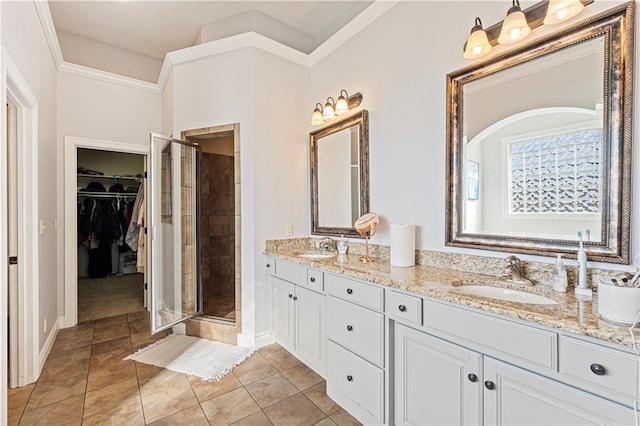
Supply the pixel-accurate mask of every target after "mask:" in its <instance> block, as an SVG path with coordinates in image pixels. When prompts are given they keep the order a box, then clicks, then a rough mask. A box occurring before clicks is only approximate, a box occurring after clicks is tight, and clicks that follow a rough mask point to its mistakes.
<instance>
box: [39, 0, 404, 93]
mask: <svg viewBox="0 0 640 426" xmlns="http://www.w3.org/2000/svg"><path fill="white" fill-rule="evenodd" d="M399 1H400V0H389V1H387V0H375V1H374V3H373V4H372V5H371V6H369V7H368V8H366V9H365V10H364V11H363V12H362V13H360V14H359V15H358V16H356V17H355V18H354V19H352V20H351V21H350V22H349V23H348V24H347V25H345V26H344V27H343V28H342V29H340V30H339V31H338V32H336V33H335V34H334V35H333V36H331V37H330V38H329V39H327V41H325V42H324V43H322V44H321V45H320V46H318V47H317V48H316V49H315V50H314V51H313V52H311V53H310V54H308V55H307V54H305V53H302V52H300V51H298V50H296V49H293V48H291V47H289V46H286V45H284V44H282V43H280V42H277V41H275V40H272V39H270V38H268V37H265V36H263V35H261V34H258V33H256V32H253V31H249V32H246V33H243V34H238V35H235V36H232V37H226V38H223V39H219V40H213V41H210V42H207V43H203V44H199V45H196V46H192V47H187V48H185V49H180V50H176V51H173V52H169V53H167V55H166V56H165V59H164V62H163V63H162V68H161V69H160V75H159V76H158V82H157V83H149V82H147V81H143V80H138V79H135V78H131V77H126V76H122V75H119V74H115V73H110V72H107V71H101V70H97V69H94V68H90V67H86V66H83V65H77V64H72V63H69V62H65V61H64V57H63V55H62V50H61V49H60V41H59V40H58V35H57V33H56V30H55V26H54V24H53V18H52V17H51V10H50V9H49V4H48V2H47V1H46V0H33V3H34V5H35V7H36V10H37V11H38V16H39V17H40V23H41V25H42V29H43V31H44V35H45V38H46V39H47V43H48V44H49V49H50V50H51V55H52V57H53V60H54V62H55V64H56V68H57V69H58V71H61V72H67V73H70V74H75V75H79V76H84V77H88V78H93V79H97V80H101V81H105V82H108V83H113V84H119V85H122V86H126V87H131V88H134V89H140V90H145V91H148V92H152V93H162V92H163V91H164V88H165V86H166V84H167V81H168V79H169V76H170V75H171V71H172V70H173V66H174V65H177V64H182V63H186V62H190V61H195V60H197V59H202V58H205V57H207V56H213V55H219V54H221V53H225V52H230V51H233V50H238V49H243V48H246V47H254V48H257V49H261V50H264V51H266V52H269V53H272V54H273V55H276V56H280V57H282V58H284V59H287V60H289V61H291V62H294V63H296V64H299V65H302V66H305V67H311V66H313V65H315V64H316V63H318V62H319V61H321V60H322V59H324V58H325V57H327V56H328V55H329V54H330V53H331V52H333V51H334V50H335V49H337V48H338V47H339V46H341V45H342V44H344V43H345V42H346V41H348V40H349V39H350V38H352V37H353V36H354V35H356V34H357V33H359V32H360V31H362V29H364V28H365V27H366V26H367V25H369V24H370V23H371V22H373V21H374V20H376V19H377V18H379V17H380V16H381V15H383V14H384V13H386V12H387V11H388V10H389V9H391V8H392V7H393V6H395V5H396V4H397V3H399Z"/></svg>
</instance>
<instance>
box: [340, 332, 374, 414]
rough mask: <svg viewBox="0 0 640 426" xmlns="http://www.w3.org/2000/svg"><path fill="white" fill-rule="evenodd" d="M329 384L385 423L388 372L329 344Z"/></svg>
mask: <svg viewBox="0 0 640 426" xmlns="http://www.w3.org/2000/svg"><path fill="white" fill-rule="evenodd" d="M327 381H328V382H329V383H331V384H332V385H333V386H335V387H336V388H337V389H338V390H340V391H341V392H343V393H344V394H345V395H348V396H349V397H350V398H351V399H352V400H353V401H354V402H356V403H357V404H358V405H360V406H361V407H362V408H363V409H365V410H366V411H368V412H369V413H370V414H372V415H373V416H374V417H375V418H377V419H379V420H380V421H381V422H382V418H383V416H382V414H383V411H382V410H383V407H384V373H383V371H382V370H381V369H379V368H378V367H375V366H374V365H372V364H370V363H368V362H367V361H365V360H363V359H362V358H360V357H358V356H357V355H354V354H352V353H351V352H349V351H347V350H346V349H344V348H342V347H340V346H339V345H337V344H335V343H333V342H332V341H329V342H328V344H327Z"/></svg>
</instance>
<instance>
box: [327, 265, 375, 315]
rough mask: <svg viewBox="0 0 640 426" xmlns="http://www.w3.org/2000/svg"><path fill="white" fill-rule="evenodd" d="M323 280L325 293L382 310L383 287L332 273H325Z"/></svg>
mask: <svg viewBox="0 0 640 426" xmlns="http://www.w3.org/2000/svg"><path fill="white" fill-rule="evenodd" d="M324 282H325V285H326V287H327V294H331V295H334V296H336V297H339V298H341V299H344V300H348V301H350V302H353V303H357V304H358V305H362V306H365V307H367V308H371V309H375V310H376V311H378V312H382V308H383V302H382V301H383V300H384V290H383V289H381V288H379V287H375V286H373V285H371V284H364V283H361V282H358V281H353V280H350V279H348V278H342V277H339V276H337V275H332V274H327V275H326V276H325V279H324Z"/></svg>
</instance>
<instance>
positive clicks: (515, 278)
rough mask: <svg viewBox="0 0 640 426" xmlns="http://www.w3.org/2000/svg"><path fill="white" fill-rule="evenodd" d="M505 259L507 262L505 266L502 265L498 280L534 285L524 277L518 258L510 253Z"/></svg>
mask: <svg viewBox="0 0 640 426" xmlns="http://www.w3.org/2000/svg"><path fill="white" fill-rule="evenodd" d="M505 261H506V262H507V266H505V267H504V271H503V272H502V276H501V277H500V281H503V282H507V283H513V284H522V285H528V286H532V285H534V283H533V281H531V280H530V279H529V278H525V277H524V274H523V272H522V264H521V262H520V259H518V258H517V257H516V256H513V255H512V256H508V257H507V258H506V259H505Z"/></svg>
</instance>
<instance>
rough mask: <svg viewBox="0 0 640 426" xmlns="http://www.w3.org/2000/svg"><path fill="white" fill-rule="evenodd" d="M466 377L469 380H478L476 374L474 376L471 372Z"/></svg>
mask: <svg viewBox="0 0 640 426" xmlns="http://www.w3.org/2000/svg"><path fill="white" fill-rule="evenodd" d="M467 378H468V379H469V381H470V382H473V383H475V382H477V381H478V376H476V375H475V374H473V373H471V374H469V375H468V376H467Z"/></svg>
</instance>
